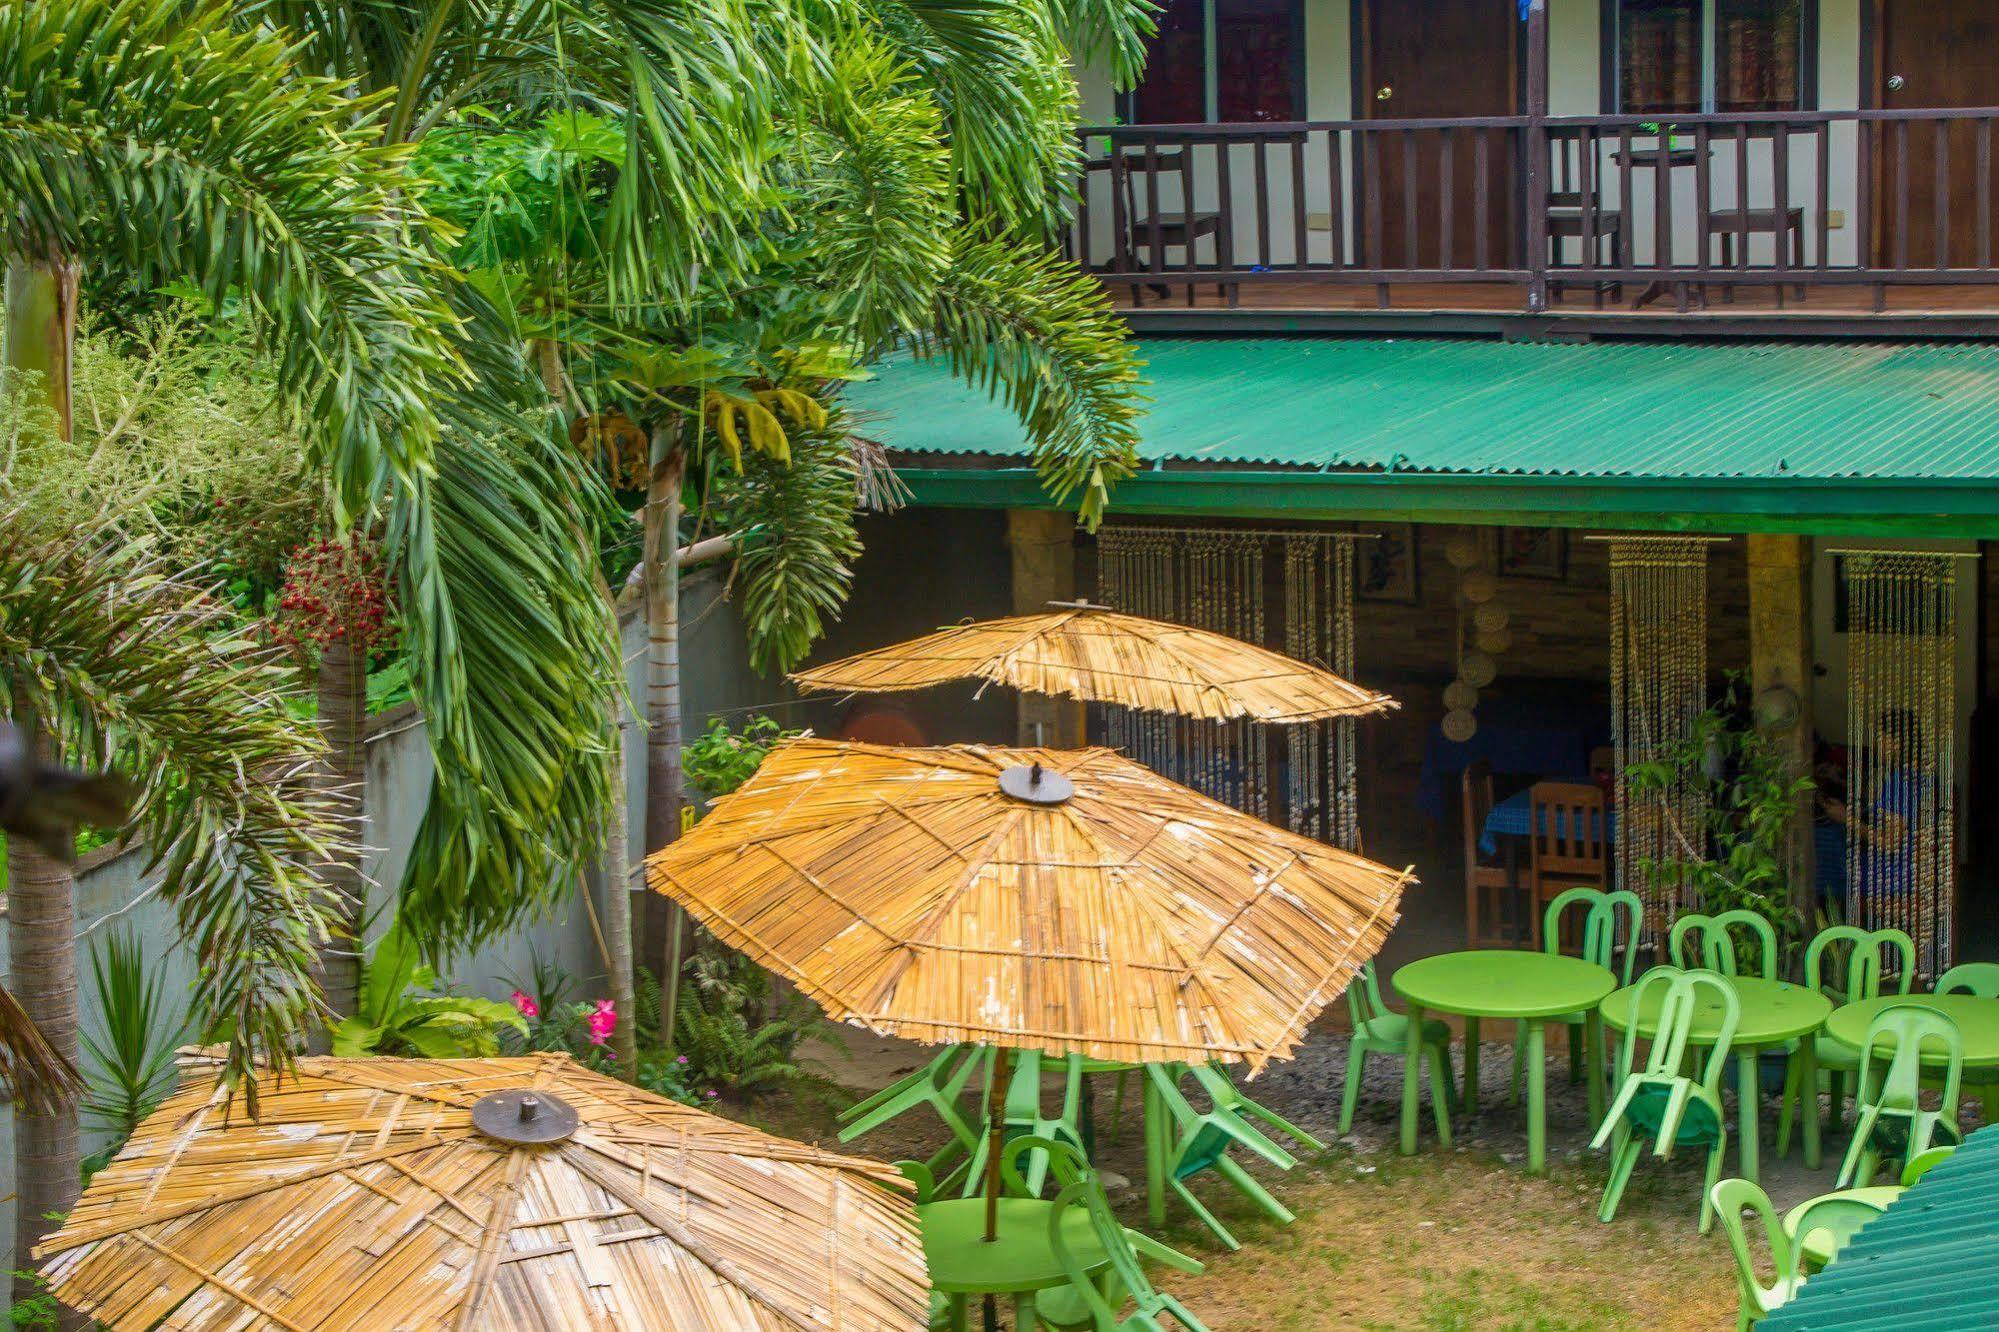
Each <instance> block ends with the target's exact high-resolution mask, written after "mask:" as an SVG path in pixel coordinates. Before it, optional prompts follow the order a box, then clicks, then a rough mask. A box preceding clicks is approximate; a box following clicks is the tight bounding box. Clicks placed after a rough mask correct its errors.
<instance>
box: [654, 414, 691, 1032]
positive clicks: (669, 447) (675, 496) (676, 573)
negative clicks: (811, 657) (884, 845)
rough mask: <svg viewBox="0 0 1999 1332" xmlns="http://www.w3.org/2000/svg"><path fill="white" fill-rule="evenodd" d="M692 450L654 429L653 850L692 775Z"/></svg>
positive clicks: (662, 1007)
mask: <svg viewBox="0 0 1999 1332" xmlns="http://www.w3.org/2000/svg"><path fill="white" fill-rule="evenodd" d="M686 473H687V454H686V453H685V451H684V450H682V449H681V447H680V444H679V440H678V438H677V436H676V435H675V434H674V433H673V429H672V427H670V426H661V427H659V428H658V429H656V430H655V431H654V432H653V467H652V479H651V483H650V484H649V485H648V486H647V488H646V508H645V556H644V564H645V589H646V723H647V730H646V850H647V851H657V850H659V848H661V847H663V846H665V845H667V844H668V843H669V842H671V841H673V839H674V838H675V837H677V836H679V835H680V807H681V805H682V804H683V803H685V794H686V775H685V773H683V772H682V770H681V767H680V738H681V736H680V731H681V718H680V559H679V553H680V488H681V485H682V483H683V482H684V481H685V479H686ZM683 914H684V913H683V912H682V911H681V909H680V906H679V904H678V903H674V904H670V905H669V907H668V909H667V912H666V921H665V929H664V930H663V933H664V935H665V937H664V939H663V940H661V953H662V958H661V967H660V977H659V988H660V1004H659V1026H660V1033H659V1034H660V1041H661V1043H662V1044H663V1045H664V1046H665V1051H666V1053H667V1054H669V1055H671V1054H672V1053H673V1021H674V1015H675V1013H677V1012H678V1011H679V1006H680V952H681V943H680V941H681V936H682V934H684V933H685V928H684V921H683V919H682V917H683Z"/></svg>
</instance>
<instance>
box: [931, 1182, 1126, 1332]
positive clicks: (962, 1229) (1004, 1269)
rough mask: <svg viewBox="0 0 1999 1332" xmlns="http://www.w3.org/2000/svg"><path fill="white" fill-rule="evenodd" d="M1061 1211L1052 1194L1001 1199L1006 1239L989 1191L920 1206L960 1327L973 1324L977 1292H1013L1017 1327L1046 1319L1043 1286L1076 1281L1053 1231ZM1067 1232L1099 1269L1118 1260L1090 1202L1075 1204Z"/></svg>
mask: <svg viewBox="0 0 1999 1332" xmlns="http://www.w3.org/2000/svg"><path fill="white" fill-rule="evenodd" d="M1054 1210H1055V1204H1054V1202H1053V1201H1052V1200H1050V1199H1046V1198H1002V1199H1000V1203H999V1238H998V1239H996V1240H993V1241H991V1242H990V1243H989V1242H987V1240H986V1200H985V1199H984V1198H948V1199H944V1200H942V1201H939V1202H928V1203H922V1204H920V1205H918V1207H917V1209H916V1223H917V1228H918V1229H919V1230H920V1231H921V1232H922V1235H923V1257H924V1261H925V1262H926V1263H928V1264H929V1267H930V1286H931V1289H933V1290H935V1291H937V1292H938V1293H940V1294H942V1295H943V1296H945V1297H946V1299H947V1300H948V1301H949V1303H950V1308H951V1326H952V1327H953V1328H963V1327H964V1326H965V1322H966V1314H967V1306H968V1303H969V1301H970V1298H971V1297H972V1296H974V1295H1010V1296H1012V1297H1013V1307H1014V1326H1015V1327H1035V1326H1038V1324H1036V1323H1035V1321H1034V1294H1035V1292H1036V1291H1042V1290H1053V1289H1055V1288H1057V1287H1059V1286H1066V1285H1068V1284H1069V1276H1068V1273H1066V1272H1064V1271H1063V1270H1062V1260H1061V1259H1060V1258H1058V1257H1057V1256H1056V1254H1055V1245H1054V1243H1053V1241H1052V1240H1051V1239H1050V1238H1049V1235H1048V1218H1049V1215H1050V1213H1052V1212H1053V1211H1054ZM1062 1237H1063V1239H1065V1240H1066V1241H1067V1242H1068V1244H1069V1249H1070V1251H1071V1252H1072V1253H1075V1254H1077V1255H1079V1256H1080V1257H1082V1258H1083V1261H1084V1262H1086V1263H1088V1264H1089V1265H1090V1267H1091V1269H1092V1270H1095V1269H1096V1268H1098V1267H1101V1266H1102V1265H1103V1264H1104V1263H1106V1262H1108V1261H1110V1260H1109V1257H1108V1255H1106V1254H1105V1253H1104V1245H1103V1241H1102V1240H1101V1239H1099V1238H1098V1237H1097V1232H1096V1231H1095V1230H1094V1229H1093V1228H1092V1227H1091V1225H1090V1214H1089V1212H1088V1211H1087V1210H1086V1209H1084V1208H1081V1207H1072V1208H1070V1209H1069V1212H1068V1214H1067V1215H1066V1216H1064V1217H1063V1218H1062Z"/></svg>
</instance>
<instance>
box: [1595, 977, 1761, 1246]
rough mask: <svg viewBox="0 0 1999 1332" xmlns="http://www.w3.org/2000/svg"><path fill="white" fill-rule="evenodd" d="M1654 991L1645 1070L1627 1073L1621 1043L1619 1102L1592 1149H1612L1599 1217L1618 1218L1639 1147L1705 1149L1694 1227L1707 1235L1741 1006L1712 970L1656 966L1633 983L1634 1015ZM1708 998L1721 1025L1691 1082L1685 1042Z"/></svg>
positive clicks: (1665, 1153) (1632, 1050)
mask: <svg viewBox="0 0 1999 1332" xmlns="http://www.w3.org/2000/svg"><path fill="white" fill-rule="evenodd" d="M1654 993H1659V995H1660V1003H1659V1019H1658V1027H1657V1032H1658V1034H1657V1035H1656V1036H1655V1037H1654V1038H1653V1040H1652V1044H1651V1050H1650V1052H1649V1054H1648V1056H1647V1059H1646V1064H1645V1071H1644V1072H1642V1073H1640V1072H1636V1071H1634V1069H1633V1064H1634V1063H1635V1054H1636V1051H1637V1048H1638V1042H1637V1041H1636V1040H1634V1039H1626V1040H1625V1042H1624V1045H1623V1048H1622V1050H1621V1051H1620V1052H1619V1057H1618V1070H1619V1084H1620V1085H1619V1087H1618V1092H1617V1099H1616V1100H1614V1101H1612V1102H1611V1105H1610V1109H1609V1110H1608V1111H1606V1112H1605V1114H1604V1118H1603V1124H1602V1126H1601V1127H1600V1128H1598V1130H1597V1134H1596V1138H1595V1140H1594V1141H1593V1142H1592V1143H1591V1144H1590V1145H1591V1146H1592V1147H1596V1148H1601V1147H1603V1146H1604V1145H1605V1144H1606V1143H1608V1144H1609V1145H1610V1150H1611V1164H1610V1178H1609V1180H1608V1181H1606V1182H1605V1184H1604V1188H1603V1204H1602V1206H1601V1207H1599V1208H1598V1210H1597V1217H1598V1219H1599V1220H1602V1221H1606V1222H1607V1221H1610V1220H1611V1219H1612V1218H1614V1217H1615V1216H1616V1215H1617V1204H1618V1200H1619V1199H1621V1198H1622V1197H1623V1196H1624V1188H1625V1185H1627V1184H1629V1183H1630V1182H1631V1172H1632V1169H1633V1168H1634V1167H1635V1166H1636V1165H1637V1164H1638V1157H1639V1154H1640V1153H1641V1152H1642V1151H1643V1150H1644V1146H1645V1143H1646V1142H1647V1141H1650V1142H1651V1143H1652V1154H1653V1155H1655V1156H1659V1157H1669V1156H1672V1155H1673V1154H1674V1153H1675V1152H1677V1151H1680V1150H1683V1149H1691V1150H1696V1151H1697V1150H1701V1149H1706V1151H1707V1179H1706V1183H1705V1184H1704V1185H1703V1187H1702V1190H1701V1217H1700V1228H1701V1232H1702V1233H1703V1234H1705V1233H1706V1232H1707V1231H1708V1230H1709V1229H1711V1228H1712V1227H1713V1224H1714V1213H1713V1206H1714V1204H1713V1198H1712V1193H1713V1190H1714V1185H1715V1182H1716V1181H1717V1180H1718V1179H1719V1178H1720V1175H1721V1158H1722V1153H1723V1152H1724V1151H1725V1150H1726V1149H1727V1146H1728V1117H1727V1115H1726V1114H1725V1113H1724V1112H1723V1110H1722V1103H1721V1087H1722V1079H1723V1077H1724V1075H1725V1074H1726V1073H1727V1070H1728V1056H1729V1046H1730V1044H1731V1043H1732V1042H1733V1040H1734V1038H1735V1029H1736V1027H1737V1026H1738V1025H1740V1023H1741V1020H1742V1006H1741V1004H1740V1002H1739V1001H1738V1000H1737V999H1736V997H1735V991H1734V990H1733V989H1731V988H1730V987H1729V984H1728V982H1727V980H1726V979H1724V978H1723V977H1722V976H1720V975H1718V974H1717V973H1715V972H1713V971H1682V970H1680V969H1679V968H1677V967H1654V968H1652V970H1650V971H1648V972H1646V973H1645V975H1644V976H1643V977H1641V978H1640V979H1639V981H1638V989H1637V992H1636V993H1635V994H1634V995H1633V996H1632V999H1633V1002H1632V1012H1634V1013H1637V1012H1641V1011H1643V1009H1644V1006H1645V1002H1646V1000H1647V998H1648V997H1650V996H1651V995H1653V994H1654ZM1704 993H1705V994H1712V995H1713V996H1714V998H1715V999H1716V1001H1717V1002H1718V1003H1719V1004H1720V1005H1721V1009H1722V1020H1721V1027H1720V1029H1719V1030H1718V1031H1717V1032H1716V1033H1715V1038H1714V1041H1713V1043H1712V1044H1711V1045H1709V1046H1708V1047H1707V1049H1706V1050H1705V1052H1701V1051H1695V1052H1694V1053H1695V1056H1696V1057H1695V1060H1694V1067H1695V1068H1696V1069H1697V1075H1696V1076H1689V1075H1688V1074H1686V1073H1684V1072H1682V1069H1683V1068H1684V1067H1686V1066H1687V1063H1688V1053H1689V1037H1690V1036H1691V1034H1692V1032H1693V1026H1694V1017H1695V1013H1696V1011H1697V1009H1698V1007H1699V1004H1700V1001H1701V998H1702V996H1703V994H1704Z"/></svg>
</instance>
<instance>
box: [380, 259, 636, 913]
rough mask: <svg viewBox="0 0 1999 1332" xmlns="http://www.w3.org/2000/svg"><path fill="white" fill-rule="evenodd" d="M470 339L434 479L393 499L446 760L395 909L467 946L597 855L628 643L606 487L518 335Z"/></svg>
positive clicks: (406, 583) (405, 607) (410, 611)
mask: <svg viewBox="0 0 1999 1332" xmlns="http://www.w3.org/2000/svg"><path fill="white" fill-rule="evenodd" d="M460 295H461V298H462V299H463V300H464V301H465V302H466V303H467V306H468V312H469V313H468V322H469V323H470V325H471V326H472V327H473V328H474V329H475V330H483V332H482V333H481V335H479V336H475V337H474V338H473V339H472V341H471V342H470V343H469V344H468V345H467V347H466V349H465V350H466V356H467V359H468V361H469V362H470V363H471V364H472V365H473V367H474V369H475V371H476V376H475V384H476V385H477V386H478V387H477V388H476V390H468V391H465V392H460V393H455V394H452V395H449V396H447V397H445V398H443V399H441V400H440V401H439V403H438V412H439V416H440V417H441V419H442V420H443V422H444V425H445V429H444V431H443V433H442V435H441V437H440V439H439V441H438V446H437V468H436V474H435V476H433V477H424V478H419V479H417V480H416V481H415V482H414V483H412V484H411V485H409V486H407V487H403V488H399V489H397V490H396V491H394V492H393V493H392V494H391V496H390V498H389V503H388V508H389V524H388V538H387V544H388V549H389V551H390V554H391V558H392V560H393V562H394V565H395V569H396V578H397V583H398V589H399V602H400V605H401V607H402V615H403V620H404V628H405V641H406V642H407V643H408V644H409V647H410V656H411V679H412V683H413V685H414V688H415V692H416V695H417V699H418V702H419V704H420V705H421V707H422V710H423V714H424V719H425V724H426V727H427V730H428V738H429V742H430V747H431V753H432V754H433V756H434V757H435V759H436V762H435V775H434V776H433V778H432V784H431V793H430V801H429V804H428V805H427V807H426V808H425V811H424V818H423V823H422V825H421V827H420V828H419V830H418V833H417V840H416V845H415V848H414V850H413V852H412V854H411V857H410V860H409V865H408V870H407V872H406V873H405V875H404V879H403V883H402V886H401V896H400V905H399V907H398V914H399V917H400V918H401V919H402V920H403V921H405V922H406V923H407V924H408V925H409V926H410V928H411V929H412V931H413V932H414V933H416V934H417V935H418V936H419V937H421V938H424V939H425V940H426V941H427V942H428V944H429V945H430V946H432V947H433V948H435V949H437V950H440V952H441V951H444V950H448V949H450V948H455V947H470V946H474V945H476V944H478V943H479V942H481V941H483V940H485V939H488V938H490V937H492V936H493V935H494V934H496V933H498V932H499V931H501V930H503V929H505V928H507V927H508V926H509V925H511V924H513V923H515V922H517V921H519V920H521V919H522V918H524V917H525V916H528V915H531V914H533V913H534V912H535V911H537V910H539V909H541V908H544V907H546V906H547V905H548V904H549V903H550V902H551V901H553V900H554V899H555V897H556V896H557V895H558V894H559V893H561V892H563V891H565V890H566V889H568V888H570V887H573V886H574V884H575V882H576V876H577V874H578V872H579V870H580V867H581V866H583V865H585V864H588V863H589V862H590V860H591V859H592V858H593V857H594V856H595V855H596V848H597V847H598V845H599V844H600V840H601V837H602V833H603V827H602V820H603V817H604V814H603V812H604V810H605V809H607V808H608V807H609V801H610V799H611V794H612V790H613V787H612V783H611V773H610V761H611V760H610V756H611V754H612V753H613V752H614V741H613V737H612V736H611V735H610V734H609V731H608V723H607V721H606V718H607V716H608V715H609V714H610V709H609V706H608V705H609V701H610V699H611V698H612V696H613V692H614V691H616V690H619V689H622V688H623V671H622V668H621V666H620V664H619V661H618V655H617V646H616V645H617V642H618V637H617V633H616V629H615V626H614V625H613V623H612V621H611V619H610V612H609V609H608V607H607V605H606V603H605V600H604V597H603V595H602V593H601V591H600V590H599V588H598V573H597V569H596V564H595V555H594V552H595V542H594V539H592V538H591V536H590V535H589V534H591V533H594V532H595V531H596V530H597V525H598V523H599V522H600V521H601V520H602V519H603V517H604V516H605V515H606V514H608V513H609V512H610V507H609V497H608V496H607V495H606V494H605V493H604V491H603V490H602V487H601V484H600V483H599V482H598V481H597V480H596V479H595V477H594V474H593V473H592V472H591V471H590V470H589V469H588V468H586V467H584V466H583V465H582V461H581V460H580V459H579V458H578V457H577V456H576V455H575V453H574V452H572V451H571V449H570V448H569V445H568V440H567V438H566V437H565V436H563V435H562V434H561V433H559V431H558V427H557V422H556V420H555V416H554V413H553V411H552V410H551V409H550V407H549V406H548V404H547V403H546V402H545V401H542V400H538V396H537V395H538V394H539V388H538V381H537V380H536V379H535V378H534V376H533V374H532V372H531V371H530V370H529V368H528V367H527V366H526V365H525V364H524V363H523V361H522V359H521V357H520V355H519V354H518V352H517V350H516V349H517V348H518V343H516V342H513V341H510V340H508V339H506V338H505V337H504V336H501V335H500V334H499V331H498V330H497V329H495V328H492V327H491V326H490V324H491V312H490V311H483V310H477V311H474V310H470V306H471V305H472V304H473V303H474V302H475V299H476V298H474V297H473V296H472V295H471V293H469V292H461V293H460Z"/></svg>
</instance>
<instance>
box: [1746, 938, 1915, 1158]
mask: <svg viewBox="0 0 1999 1332" xmlns="http://www.w3.org/2000/svg"><path fill="white" fill-rule="evenodd" d="M1891 955H1892V956H1891ZM1828 961H1832V962H1838V963H1843V967H1842V968H1841V969H1840V971H1839V972H1838V976H1839V978H1838V980H1836V981H1835V979H1834V977H1833V976H1829V975H1828V974H1827V963H1828ZM1890 961H1893V962H1894V963H1895V966H1894V967H1893V974H1894V976H1895V983H1896V984H1897V985H1898V986H1899V987H1900V993H1902V994H1907V993H1908V992H1909V985H1910V983H1911V982H1912V981H1913V980H1914V979H1915V974H1916V945H1915V942H1914V940H1912V939H1910V938H1909V936H1908V935H1906V934H1904V933H1903V932H1902V931H1900V930H1863V929H1861V928H1859V927H1858V926H1855V925H1834V926H1831V927H1829V928H1827V929H1823V930H1820V931H1819V932H1818V933H1817V934H1816V935H1814V936H1813V937H1812V941H1811V943H1809V944H1807V945H1806V946H1805V987H1806V988H1807V989H1812V990H1818V991H1819V992H1821V993H1822V994H1824V995H1825V996H1826V997H1827V998H1828V999H1831V1000H1832V1001H1833V1003H1835V1004H1850V1003H1854V1002H1857V1001H1858V1000H1861V999H1875V998H1879V997H1880V995H1881V986H1882V981H1883V977H1884V976H1886V975H1888V974H1890V973H1889V965H1888V964H1889V963H1890ZM1806 1039H1807V1040H1810V1041H1812V1042H1813V1046H1812V1049H1813V1052H1814V1053H1815V1054H1816V1056H1817V1059H1818V1067H1819V1072H1820V1073H1821V1074H1822V1075H1823V1076H1824V1078H1825V1080H1826V1082H1827V1084H1828V1086H1829V1087H1830V1088H1831V1091H1832V1119H1833V1123H1834V1124H1835V1125H1837V1124H1839V1123H1840V1122H1841V1121H1842V1120H1843V1119H1844V1118H1845V1116H1846V1090H1845V1085H1844V1084H1845V1080H1846V1077H1847V1075H1848V1074H1853V1073H1858V1072H1859V1071H1860V1052H1859V1051H1858V1050H1855V1049H1852V1048H1851V1047H1849V1046H1846V1045H1843V1044H1841V1043H1840V1042H1838V1041H1836V1040H1834V1039H1833V1038H1832V1037H1830V1036H1828V1035H1827V1034H1826V1033H1824V1032H1822V1031H1821V1032H1817V1033H1814V1034H1813V1035H1811V1036H1809V1037H1807V1038H1806ZM1802 1067H1803V1065H1802V1062H1801V1061H1799V1060H1795V1059H1794V1060H1792V1061H1791V1063H1790V1066H1789V1067H1788V1068H1787V1069H1786V1070H1785V1073H1784V1097H1783V1104H1782V1106H1781V1108H1780V1109H1779V1111H1778V1115H1777V1155H1779V1156H1782V1155H1784V1154H1785V1153H1786V1152H1788V1151H1789V1150H1790V1149H1791V1121H1792V1116H1793V1113H1794V1112H1795V1113H1797V1114H1817V1113H1818V1088H1816V1087H1814V1088H1811V1089H1810V1090H1809V1091H1807V1090H1806V1089H1805V1088H1803V1087H1801V1086H1799V1085H1798V1084H1799V1080H1800V1073H1801V1070H1802Z"/></svg>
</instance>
